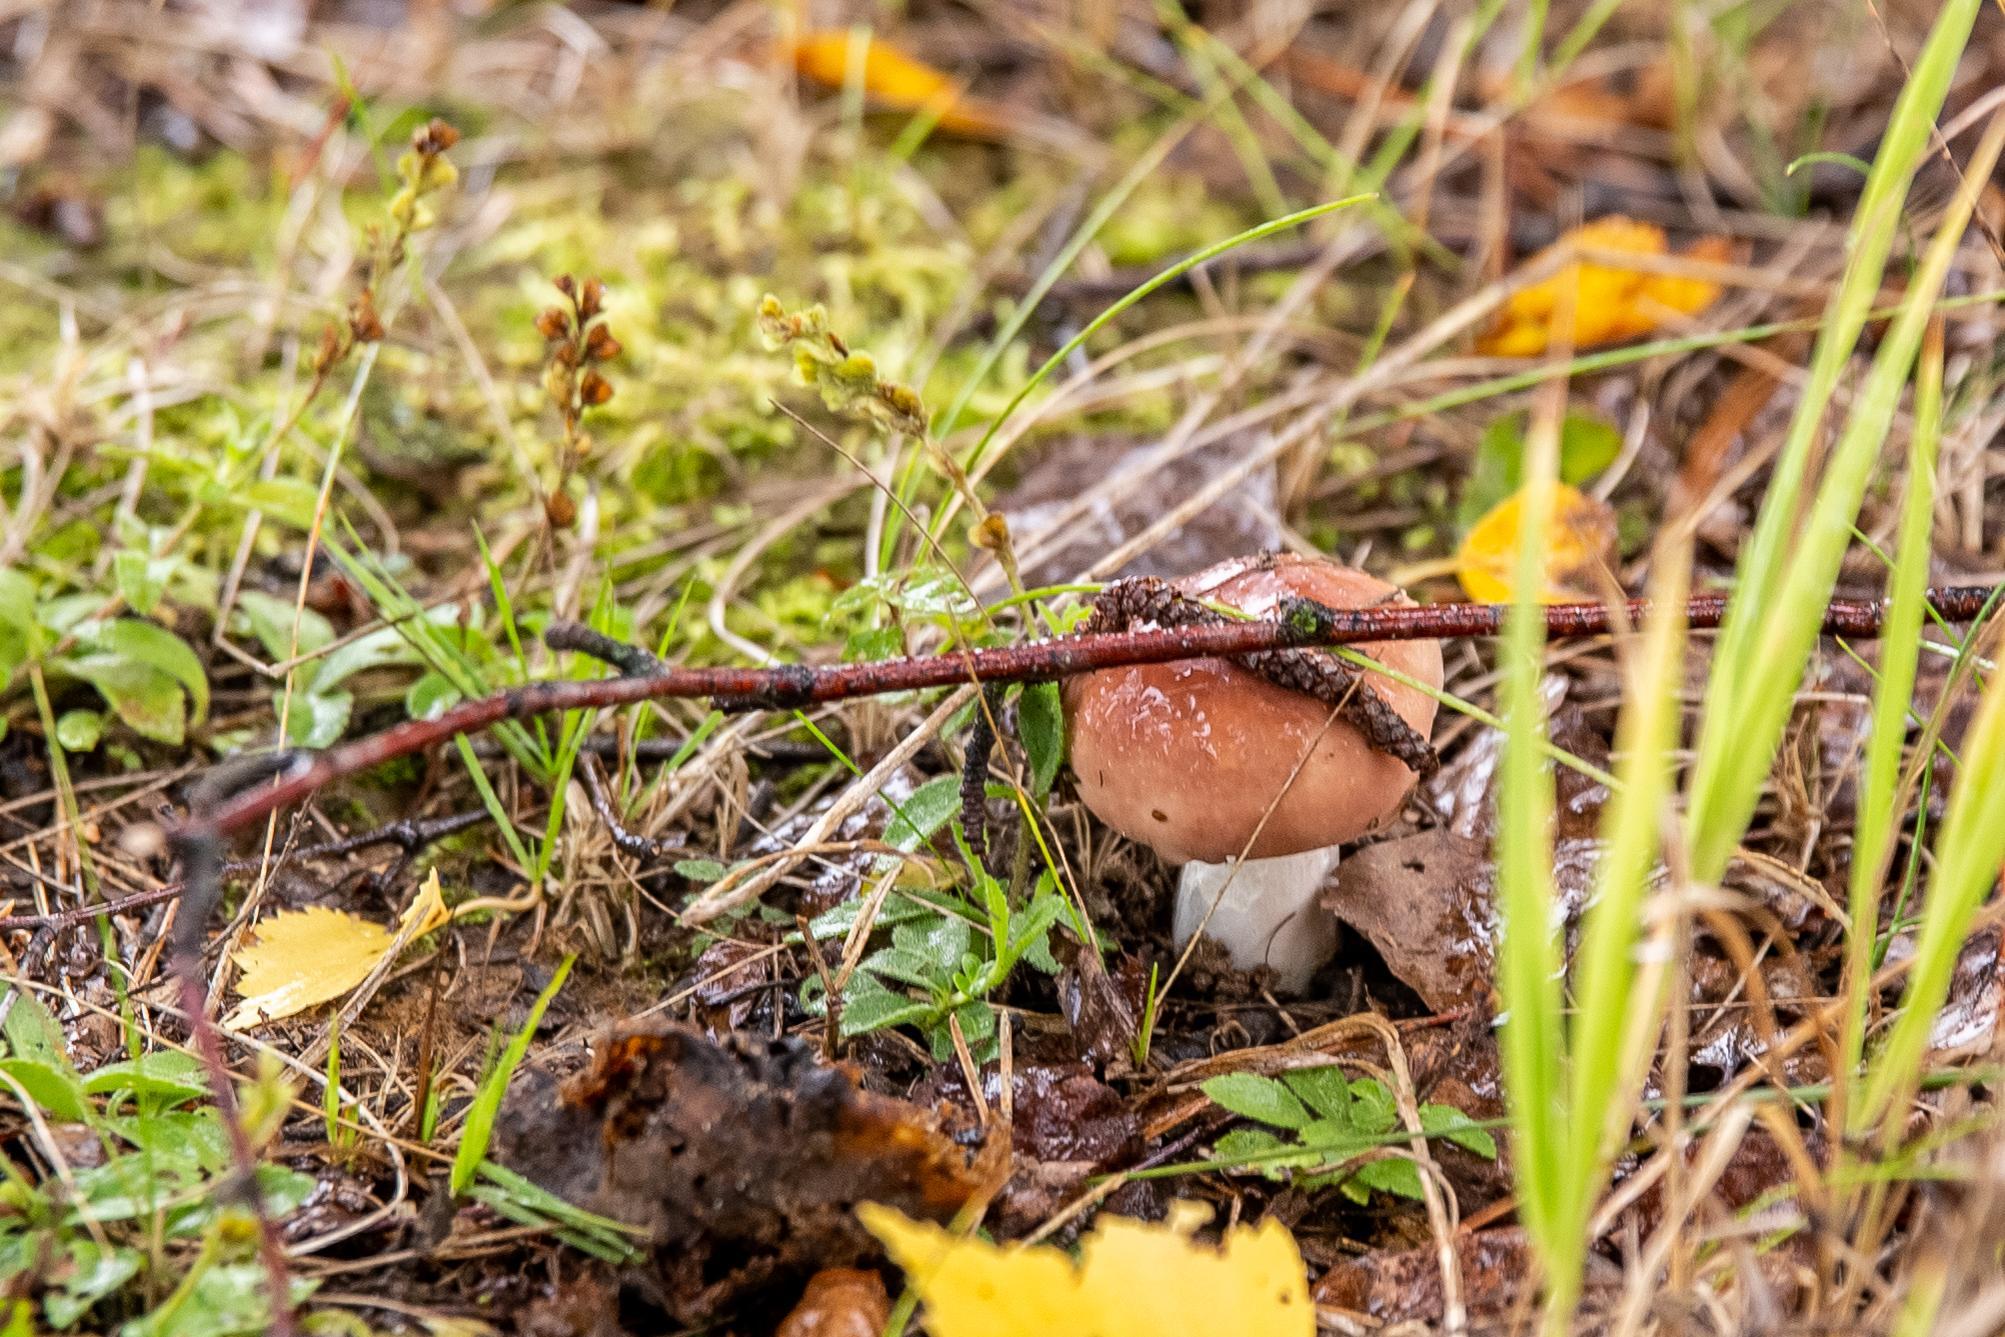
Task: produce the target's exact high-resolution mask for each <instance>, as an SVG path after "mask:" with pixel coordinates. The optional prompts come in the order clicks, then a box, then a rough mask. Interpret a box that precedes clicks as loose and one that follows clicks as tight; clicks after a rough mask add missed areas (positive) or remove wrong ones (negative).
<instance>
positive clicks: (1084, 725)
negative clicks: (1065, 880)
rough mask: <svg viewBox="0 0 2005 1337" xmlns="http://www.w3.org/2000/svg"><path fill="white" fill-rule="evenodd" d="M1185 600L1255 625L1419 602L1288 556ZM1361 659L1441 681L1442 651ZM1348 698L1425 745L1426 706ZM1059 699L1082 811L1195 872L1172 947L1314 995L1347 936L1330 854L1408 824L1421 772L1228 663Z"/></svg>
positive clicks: (1423, 645)
mask: <svg viewBox="0 0 2005 1337" xmlns="http://www.w3.org/2000/svg"><path fill="white" fill-rule="evenodd" d="M1174 588H1175V589H1176V590H1178V591H1180V592H1181V593H1183V594H1185V595H1189V596H1191V597H1193V598H1196V599H1202V600H1207V601H1210V602H1212V603H1215V604H1224V605H1227V606H1230V607H1233V608H1237V609H1239V610H1240V611H1241V612H1244V613H1247V614H1250V615H1252V616H1254V617H1266V616H1270V615H1272V614H1273V613H1274V611H1275V609H1276V607H1277V605H1279V604H1280V602H1281V601H1282V600H1283V599H1284V598H1287V597H1289V596H1300V597H1302V598H1307V599H1313V600H1314V601H1316V602H1317V603H1320V604H1324V605H1327V606H1328V607H1331V608H1364V607H1371V606H1376V605H1380V604H1385V603H1389V602H1399V603H1410V602H1411V600H1409V599H1407V598H1406V596H1405V594H1404V593H1402V592H1401V591H1400V590H1398V589H1397V588H1395V587H1394V586H1391V585H1388V584H1386V583H1385V582H1384V581H1381V580H1378V579H1376V578H1374V577H1372V576H1369V575H1367V574H1365V573H1364V572H1362V571H1359V570H1356V569H1354V568H1351V567H1347V566H1341V565H1339V564H1337V563H1335V562H1332V561H1328V560H1325V559H1321V558H1316V557H1302V556H1297V555H1293V554H1283V555H1267V556H1262V557H1251V558H1236V559H1233V560H1231V561H1227V562H1221V563H1219V564H1218V565H1216V566H1212V567H1208V568H1206V569H1205V570H1203V571H1200V572H1198V573H1197V574H1195V575H1191V576H1186V577H1184V578H1183V579H1181V580H1178V581H1176V582H1174ZM1357 649H1358V650H1360V651H1361V652H1363V653H1364V654H1366V655H1368V656H1370V657H1371V658H1373V659H1376V660H1378V661H1379V662H1381V663H1383V664H1385V665H1387V666H1388V667H1390V668H1394V669H1397V670H1399V671H1400V672H1402V673H1404V674H1406V675H1408V676H1409V677H1412V678H1414V679H1416V680H1418V681H1420V682H1424V683H1427V684H1428V685H1429V686H1430V687H1435V688H1438V687H1440V685H1441V678H1442V671H1441V645H1440V642H1438V641H1384V642H1368V643H1365V644H1361V645H1359V646H1358V647H1357ZM1297 653H1300V654H1306V655H1312V656H1327V652H1325V651H1301V652H1297ZM1355 690H1356V691H1360V692H1365V691H1369V692H1375V693H1377V694H1378V695H1379V696H1380V697H1381V698H1382V699H1383V700H1384V702H1385V703H1386V704H1387V705H1389V706H1390V707H1391V708H1392V710H1393V712H1394V713H1396V714H1397V715H1398V716H1399V717H1400V719H1402V720H1404V721H1405V722H1406V723H1407V725H1409V726H1411V728H1412V729H1413V730H1414V731H1415V733H1417V734H1418V735H1419V736H1420V738H1421V739H1425V738H1426V736H1427V733H1428V730H1429V729H1430V728H1432V727H1433V724H1434V709H1435V701H1434V698H1433V697H1431V696H1429V695H1428V694H1427V693H1425V692H1421V691H1418V690H1416V689H1414V688H1412V687H1409V686H1407V685H1406V684H1405V683H1402V682H1398V681H1395V680H1394V679H1392V678H1389V677H1386V676H1385V675H1383V674H1373V673H1364V674H1361V675H1360V676H1359V678H1358V680H1357V684H1356V687H1355ZM1064 699H1065V713H1066V718H1067V720H1068V723H1069V726H1070V730H1071V754H1072V769H1073V772H1074V774H1075V776H1076V777H1077V781H1078V787H1079V795H1080V797H1081V798H1082V799H1084V800H1085V802H1086V806H1087V807H1088V808H1090V809H1092V811H1093V812H1094V814H1095V815H1096V816H1098V817H1099V818H1100V820H1102V821H1103V822H1105V823H1107V825H1109V826H1111V827H1113V828H1114V829H1115V830H1116V831H1119V832H1120V833H1121V834H1122V835H1125V836H1127V837H1129V838H1130V839H1133V840H1139V841H1141V842H1142V843H1143V844H1145V845H1148V846H1150V847H1151V848H1153V849H1154V850H1155V851H1156V852H1157V853H1158V854H1160V855H1162V856H1163V858H1165V859H1167V860H1169V861H1170V862H1171V863H1180V864H1183V865H1184V869H1183V873H1182V876H1181V878H1180V880H1179V882H1178V887H1177V907H1176V940H1177V942H1178V944H1179V945H1182V944H1183V943H1185V942H1188V941H1189V940H1190V939H1191V938H1192V937H1193V936H1195V935H1196V934H1197V933H1199V932H1200V931H1202V932H1203V933H1205V934H1206V935H1207V936H1209V937H1211V938H1214V939H1216V940H1217V941H1218V942H1220V943H1221V944H1223V945H1224V946H1225V948H1226V949H1227V950H1228V951H1229V952H1230V953H1231V956H1232V961H1233V964H1234V965H1235V966H1237V967H1238V968H1240V969H1242V970H1249V969H1252V968H1253V967H1255V966H1262V965H1264V966H1267V967H1268V968H1270V969H1271V970H1272V971H1273V972H1274V974H1275V976H1276V982H1277V984H1278V985H1279V987H1281V988H1283V989H1285V990H1288V991H1290V992H1300V991H1301V990H1302V989H1303V988H1305V987H1306V986H1307V985H1308V982H1309V978H1310V976H1312V975H1313V974H1315V972H1316V968H1317V967H1318V966H1320V965H1322V964H1323V963H1324V962H1325V961H1327V960H1329V958H1330V957H1331V955H1332V954H1333V953H1334V952H1335V951H1336V923H1335V921H1334V920H1333V919H1332V918H1331V917H1330V916H1329V915H1328V914H1326V913H1324V912H1323V911H1321V910H1320V909H1319V908H1318V907H1317V906H1316V903H1315V900H1316V892H1317V890H1318V888H1320V887H1321V885H1322V883H1323V881H1324V879H1325V878H1326V877H1328V876H1329V874H1330V872H1331V870H1333V869H1334V868H1335V867H1336V865H1337V847H1338V846H1339V845H1341V844H1343V843H1344V842H1346V841H1351V840H1356V839H1357V838H1358V837H1359V836H1362V835H1364V834H1366V833H1367V832H1369V831H1371V830H1372V829H1373V828H1374V827H1376V826H1377V825H1378V824H1379V823H1381V822H1383V821H1385V820H1386V819H1387V818H1389V817H1391V816H1392V815H1393V814H1395V813H1397V812H1398V811H1399V808H1400V806H1401V805H1402V804H1403V803H1404V802H1405V800H1406V795H1407V793H1408V791H1410V790H1411V789H1412V787H1413V783H1414V778H1415V777H1414V773H1413V771H1412V770H1410V769H1408V767H1407V766H1406V764H1405V763H1403V762H1402V761H1400V760H1399V759H1398V758H1396V757H1394V756H1392V755H1391V754H1390V753H1387V752H1384V751H1381V750H1380V749H1378V748H1377V747H1374V746H1373V745H1372V743H1371V742H1370V741H1369V740H1367V738H1366V737H1365V735H1364V734H1363V733H1362V732H1360V731H1359V729H1358V728H1357V727H1356V726H1355V725H1353V724H1352V723H1351V722H1350V720H1349V719H1346V718H1342V717H1338V718H1335V719H1332V718H1331V715H1332V712H1331V707H1330V706H1329V705H1328V704H1326V703H1325V702H1324V701H1322V700H1319V699H1317V698H1316V697H1314V696H1311V695H1308V694H1306V693H1304V692H1301V691H1296V690H1293V689H1291V688H1288V687H1283V686H1280V685H1278V684H1277V683H1275V682H1272V681H1269V679H1268V678H1267V677H1264V676H1262V675H1261V674H1259V673H1257V672H1255V671H1254V670H1253V669H1251V668H1246V667H1242V666H1241V665H1240V664H1238V663H1234V662H1228V661H1226V660H1223V659H1191V660H1182V661H1179V662H1175V663H1168V664H1145V665H1134V666H1131V667H1125V668H1114V669H1102V670H1100V671H1098V672H1095V673H1090V674H1085V675H1083V676H1081V677H1078V678H1074V679H1072V680H1071V681H1070V682H1068V683H1067V684H1066V686H1065V689H1064Z"/></svg>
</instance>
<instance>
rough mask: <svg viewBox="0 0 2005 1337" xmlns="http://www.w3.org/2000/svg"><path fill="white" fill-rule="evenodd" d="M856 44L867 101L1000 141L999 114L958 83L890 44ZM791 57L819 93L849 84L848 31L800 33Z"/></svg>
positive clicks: (870, 41)
mask: <svg viewBox="0 0 2005 1337" xmlns="http://www.w3.org/2000/svg"><path fill="white" fill-rule="evenodd" d="M859 40H862V41H865V42H866V43H867V44H866V46H865V47H864V52H863V68H862V71H861V73H860V77H861V79H862V81H863V91H864V92H865V93H867V94H868V95H869V96H870V100H871V101H872V102H874V103H876V104H877V105H878V106H880V107H889V108H891V109H892V110H894V111H910V112H920V111H935V112H937V113H938V115H939V120H938V122H937V124H938V125H939V127H940V128H941V129H942V130H946V131H949V132H951V133H953V134H958V135H968V136H971V137H973V138H976V139H1000V138H1002V137H1003V135H1004V133H1005V131H1006V130H1007V128H1008V127H1007V124H1006V121H1005V118H1004V117H1003V115H1002V114H1001V113H1000V112H999V111H998V110H997V109H995V108H993V107H990V106H988V105H987V104H985V103H983V102H981V101H979V100H977V99H975V98H971V97H968V96H966V95H965V94H964V93H962V91H961V87H960V83H959V82H958V81H957V80H955V79H953V78H950V77H949V76H948V75H946V74H945V73H943V72H942V71H940V70H936V69H934V68H933V67H932V66H931V65H928V64H927V63H926V62H924V61H922V60H919V59H916V58H915V57H912V56H909V55H907V54H905V52H903V51H901V50H899V49H898V48H897V47H895V46H893V45H892V44H891V43H889V42H880V41H878V40H876V39H875V38H868V39H859ZM790 54H791V55H792V56H793V61H794V68H795V69H796V70H798V71H800V73H801V74H802V75H804V76H806V77H807V78H809V79H812V80H814V81H815V82H816V83H818V84H820V85H822V86H823V87H824V88H841V87H842V86H843V84H844V83H845V82H847V81H848V78H849V31H848V30H847V29H843V28H835V29H829V30H825V31H821V32H811V33H805V34H803V35H802V36H801V38H800V39H799V40H798V41H796V42H794V43H793V44H792V47H791V48H790Z"/></svg>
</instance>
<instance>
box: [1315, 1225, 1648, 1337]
mask: <svg viewBox="0 0 2005 1337" xmlns="http://www.w3.org/2000/svg"><path fill="white" fill-rule="evenodd" d="M1455 1258H1456V1262H1457V1264H1458V1265H1459V1266H1460V1269H1461V1273H1462V1299H1463V1303H1464V1304H1465V1305H1467V1306H1468V1311H1469V1315H1470V1317H1471V1318H1478V1319H1497V1318H1502V1317H1504V1316H1506V1315H1508V1314H1509V1313H1510V1312H1511V1311H1512V1309H1513V1308H1514V1307H1516V1306H1517V1305H1518V1304H1519V1303H1520V1302H1522V1301H1526V1300H1528V1299H1530V1298H1533V1297H1535V1295H1536V1287H1537V1284H1538V1281H1537V1278H1538V1263H1537V1261H1536V1259H1535V1258H1534V1256H1533V1254H1532V1249H1531V1242H1530V1241H1529V1240H1528V1239H1527V1238H1526V1237H1525V1232H1524V1231H1522V1230H1520V1229H1517V1228H1516V1227H1511V1228H1508V1229H1504V1230H1481V1231H1476V1232H1475V1233H1473V1234H1457V1235H1456V1236H1455ZM1621 1281H1622V1273H1621V1269H1619V1268H1617V1267H1616V1266H1615V1265H1614V1264H1613V1263H1610V1262H1608V1261H1607V1260H1606V1259H1604V1258H1601V1257H1599V1256H1598V1255H1589V1258H1588V1273H1587V1285H1586V1291H1587V1297H1588V1298H1587V1303H1588V1304H1589V1305H1592V1304H1593V1302H1594V1299H1595V1298H1596V1297H1597V1295H1607V1294H1609V1293H1611V1292H1612V1291H1614V1289H1615V1288H1616V1287H1618V1286H1620V1284H1621ZM1527 1288H1532V1289H1531V1290H1530V1291H1529V1292H1528V1290H1527ZM1315 1298H1316V1303H1317V1304H1318V1305H1321V1306H1324V1307H1326V1308H1330V1309H1344V1310H1349V1311H1350V1312H1351V1313H1353V1314H1364V1315H1367V1316H1369V1317H1370V1318H1372V1319H1374V1320H1376V1321H1377V1322H1378V1323H1382V1324H1393V1323H1412V1322H1418V1323H1438V1322H1440V1321H1441V1318H1442V1312H1443V1308H1444V1306H1443V1297H1442V1291H1441V1255H1440V1253H1439V1251H1437V1250H1436V1249H1434V1248H1433V1247H1432V1246H1430V1247H1428V1248H1424V1249H1399V1250H1387V1249H1381V1250H1377V1251H1374V1252H1372V1253H1368V1254H1364V1255H1362V1256H1360V1257H1357V1258H1350V1259H1345V1260H1344V1261H1342V1262H1339V1263H1337V1264H1336V1265H1335V1266H1334V1267H1332V1268H1331V1269H1330V1270H1329V1271H1327V1272H1325V1273H1324V1274H1323V1275H1322V1277H1321V1278H1320V1279H1319V1280H1318V1281H1317V1282H1316V1288H1315Z"/></svg>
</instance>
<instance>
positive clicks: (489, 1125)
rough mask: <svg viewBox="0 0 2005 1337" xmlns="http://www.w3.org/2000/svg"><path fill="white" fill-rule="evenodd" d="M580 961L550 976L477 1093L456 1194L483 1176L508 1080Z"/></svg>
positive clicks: (456, 1164)
mask: <svg viewBox="0 0 2005 1337" xmlns="http://www.w3.org/2000/svg"><path fill="white" fill-rule="evenodd" d="M577 959H578V958H577V957H576V956H575V955H573V956H567V957H565V958H564V960H563V961H562V962H561V963H560V964H559V965H558V967H557V969H556V972H555V973H554V974H552V975H551V976H550V982H549V983H548V984H546V985H544V986H543V992H542V993H539V994H537V995H536V1001H535V1002H534V1003H533V1004H531V1005H530V1008H529V1015H528V1016H527V1017H524V1018H523V1020H522V1029H521V1030H519V1031H517V1032H516V1033H515V1035H514V1036H513V1037H512V1038H511V1039H510V1040H509V1042H508V1047H507V1048H506V1049H504V1050H502V1051H501V1059H500V1061H499V1062H497V1063H496V1064H495V1065H494V1066H493V1067H492V1068H490V1069H489V1070H488V1073H487V1075H486V1076H485V1077H483V1078H481V1082H480V1089H479V1090H478V1091H476V1092H474V1096H473V1105H472V1106H471V1107H470V1108H469V1109H468V1110H467V1112H466V1123H465V1125H464V1126H462V1127H461V1129H460V1135H459V1149H458V1150H457V1151H455V1152H454V1153H453V1169H452V1180H451V1183H452V1191H453V1192H454V1193H455V1194H460V1193H465V1192H466V1191H467V1188H468V1187H469V1186H470V1185H471V1184H472V1183H473V1180H474V1176H475V1175H476V1174H477V1173H479V1172H480V1169H481V1163H482V1162H483V1161H485V1160H486V1159H487V1145H488V1143H489V1142H490V1141H492V1140H493V1138H494V1120H495V1116H497V1115H498V1114H500V1113H501V1098H502V1097H503V1096H504V1095H506V1094H508V1079H509V1078H511V1077H513V1076H514V1075H515V1069H516V1068H517V1067H518V1066H519V1065H520V1064H521V1062H522V1056H523V1055H524V1054H527V1053H528V1052H529V1041H530V1040H531V1039H532V1038H534V1036H535V1034H536V1028H537V1027H538V1026H539V1025H541V1024H542V1021H543V1012H544V1009H545V1008H548V1007H549V1006H550V1000H551V999H552V998H555V997H556V996H557V991H558V990H559V989H561V988H563V987H564V981H565V980H566V979H568V978H570V975H571V966H572V963H573V962H575V961H576V960H577Z"/></svg>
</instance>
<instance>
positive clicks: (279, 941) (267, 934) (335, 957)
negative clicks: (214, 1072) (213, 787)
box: [223, 869, 452, 1030]
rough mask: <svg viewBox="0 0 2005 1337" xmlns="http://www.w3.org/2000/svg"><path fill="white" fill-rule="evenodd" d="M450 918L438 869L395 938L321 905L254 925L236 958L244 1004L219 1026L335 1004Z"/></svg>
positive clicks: (276, 1017) (283, 913) (377, 926)
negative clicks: (386, 960)
mask: <svg viewBox="0 0 2005 1337" xmlns="http://www.w3.org/2000/svg"><path fill="white" fill-rule="evenodd" d="M451 917H452V913H451V912H450V911H449V910H447V909H446V906H445V901H444V899H443V898H442V897H441V895H440V892H439V874H438V870H437V869H433V870H432V875H431V876H430V877H428V878H427V879H425V884H424V886H422V887H420V888H419V889H418V894H417V895H416V896H414V897H412V898H411V904H410V905H409V906H408V907H407V908H406V909H405V911H404V913H403V915H402V917H401V918H400V919H399V920H398V923H397V930H396V932H394V933H393V932H391V931H390V930H389V929H387V928H385V927H384V926H383V925H381V924H376V923H372V922H370V921H369V920H367V919H364V918H362V917H361V916H359V915H351V914H348V913H347V912H346V911H342V910H330V909H328V908H327V907H326V906H324V905H313V906H308V907H307V908H306V909H304V910H282V911H280V912H279V913H278V914H275V915H272V916H271V917H270V918H268V919H264V920H261V921H260V922H259V924H258V930H257V932H258V940H257V941H256V942H254V943H252V944H251V945H250V946H248V947H245V948H242V949H241V950H239V951H237V952H236V953H234V955H233V957H232V959H233V960H235V961H236V963H237V965H238V966H239V967H240V968H241V969H242V970H243V974H242V976H241V977H239V978H238V980H237V992H238V993H239V994H241V995H243V1001H242V1002H240V1003H238V1004H237V1005H236V1006H235V1007H234V1008H232V1009H230V1015H229V1016H227V1017H225V1018H224V1019H223V1024H224V1025H225V1026H227V1027H229V1028H230V1029H232V1030H236V1029H238V1028H240V1027H244V1026H255V1025H258V1024H259V1023H261V1022H267V1021H277V1020H279V1019H280V1018H282V1017H290V1016H293V1015H295V1014H297V1013H300V1012H304V1011H305V1010H306V1009H307V1008H309V1007H312V1006H314V1005H315V1004H316V1003H325V1002H327V1001H329V1000H330V999H334V998H339V997H340V996H341V995H342V994H345V993H347V992H348V991H349V990H350V989H352V988H354V987H355V986H356V985H358V984H360V983H361V982H362V981H363V980H365V979H367V978H369V972H370V971H372V970H374V969H375V968H376V966H377V964H378V963H379V962H380V961H382V960H383V958H384V957H386V956H389V955H390V954H392V953H394V952H400V951H402V950H403V949H404V948H405V947H406V946H408V945H409V944H410V943H412V942H414V941H416V940H417V939H418V938H420V937H422V936H423V935H424V934H426V933H429V932H431V931H432V930H433V929H435V928H437V927H438V926H439V925H441V924H443V923H445V922H446V921H447V920H448V919H450V918H451Z"/></svg>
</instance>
